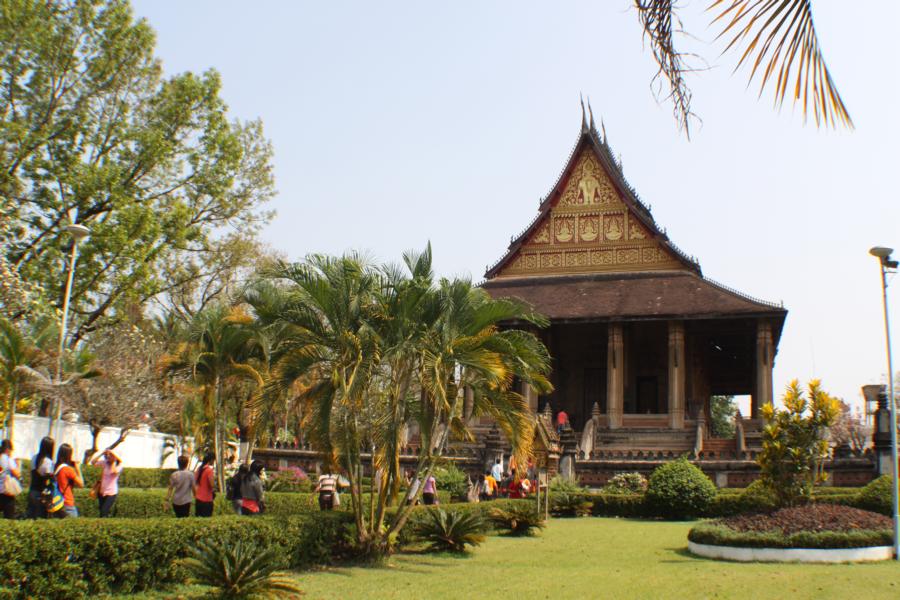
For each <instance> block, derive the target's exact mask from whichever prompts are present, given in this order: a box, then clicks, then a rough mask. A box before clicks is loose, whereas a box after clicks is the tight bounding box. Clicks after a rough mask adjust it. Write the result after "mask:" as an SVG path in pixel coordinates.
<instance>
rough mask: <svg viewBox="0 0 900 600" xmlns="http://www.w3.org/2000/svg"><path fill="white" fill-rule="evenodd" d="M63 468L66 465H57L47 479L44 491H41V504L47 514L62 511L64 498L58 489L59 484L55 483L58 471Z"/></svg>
mask: <svg viewBox="0 0 900 600" xmlns="http://www.w3.org/2000/svg"><path fill="white" fill-rule="evenodd" d="M64 466H66V465H59V466H58V467H56V470H55V471H54V472H53V477H50V478H49V480H48V481H47V483H46V485H45V486H44V489H43V490H41V503H42V504H43V505H44V508H45V509H47V512H48V513H57V512H59V511H60V510H62V507H63V503H64V501H65V498H64V497H63V493H62V491H61V490H60V489H59V483H58V482H57V479H56V476H57V475H59V471H60V469H62V468H63V467H64Z"/></svg>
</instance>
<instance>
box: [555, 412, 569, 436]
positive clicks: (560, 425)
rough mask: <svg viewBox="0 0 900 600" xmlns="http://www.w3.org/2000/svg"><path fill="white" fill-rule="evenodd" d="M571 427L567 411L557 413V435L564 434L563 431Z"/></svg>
mask: <svg viewBox="0 0 900 600" xmlns="http://www.w3.org/2000/svg"><path fill="white" fill-rule="evenodd" d="M568 426H569V415H568V414H566V411H564V410H561V411H559V412H558V413H556V433H562V431H563V429H565V428H566V427H568Z"/></svg>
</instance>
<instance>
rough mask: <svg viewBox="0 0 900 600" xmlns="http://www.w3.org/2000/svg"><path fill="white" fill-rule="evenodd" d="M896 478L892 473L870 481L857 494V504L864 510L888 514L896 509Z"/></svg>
mask: <svg viewBox="0 0 900 600" xmlns="http://www.w3.org/2000/svg"><path fill="white" fill-rule="evenodd" d="M894 485H895V484H894V480H893V478H891V476H890V475H882V476H881V477H879V478H878V479H876V480H874V481H870V482H869V484H868V485H866V486H865V487H864V488H863V489H861V490H859V493H858V494H857V496H856V504H857V506H858V507H859V508H862V509H864V510H871V511H872V512H877V513H881V514H883V515H888V516H890V514H891V513H892V512H893V510H894V498H893V493H894V492H893V487H894Z"/></svg>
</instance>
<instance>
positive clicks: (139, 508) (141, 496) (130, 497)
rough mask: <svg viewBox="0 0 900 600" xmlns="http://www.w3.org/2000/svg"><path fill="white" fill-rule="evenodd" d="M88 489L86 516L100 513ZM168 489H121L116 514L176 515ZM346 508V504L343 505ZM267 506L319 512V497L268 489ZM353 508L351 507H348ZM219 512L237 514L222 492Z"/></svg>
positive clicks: (83, 502) (80, 502)
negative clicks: (169, 500)
mask: <svg viewBox="0 0 900 600" xmlns="http://www.w3.org/2000/svg"><path fill="white" fill-rule="evenodd" d="M88 494H89V491H88V490H86V489H79V490H75V506H77V507H78V512H79V513H80V514H81V515H82V516H84V517H98V516H100V513H99V507H98V504H97V500H94V499H92V498H90V497H89V496H88ZM165 497H166V490H163V489H159V488H157V489H145V490H134V489H127V488H126V489H120V490H119V498H118V500H116V508H115V510H114V513H113V514H114V516H115V517H118V518H130V519H138V518H156V517H172V518H174V516H175V515H174V514H173V513H172V510H171V509H170V508H169V507H167V506H165V505H164V500H165ZM27 503H28V494H27V493H23V494H20V495H19V496H18V498H17V504H18V511H19V514H20V515H24V514H25V508H26V506H27ZM342 508H346V507H342ZM266 510H267V512H268V513H270V514H271V515H273V516H291V515H296V514H301V513H310V512H317V511H318V510H319V505H318V501H317V498H316V495H315V494H300V493H296V492H267V493H266ZM347 510H349V508H347ZM214 514H216V515H230V514H234V511H233V510H232V508H231V503H230V502H229V501H228V500H226V499H225V497H224V496H223V495H221V494H219V495H217V496H216V502H215V512H214Z"/></svg>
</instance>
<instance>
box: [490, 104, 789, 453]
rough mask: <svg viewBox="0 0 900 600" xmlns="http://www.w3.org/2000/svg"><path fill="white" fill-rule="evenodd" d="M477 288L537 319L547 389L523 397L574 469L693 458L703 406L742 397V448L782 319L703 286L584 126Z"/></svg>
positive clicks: (774, 307) (765, 397) (762, 398)
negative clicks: (643, 458) (571, 448)
mask: <svg viewBox="0 0 900 600" xmlns="http://www.w3.org/2000/svg"><path fill="white" fill-rule="evenodd" d="M485 277H486V281H485V282H484V283H483V284H482V285H483V287H484V288H485V289H486V290H487V291H488V292H489V293H490V294H491V295H492V296H494V297H514V298H518V299H521V300H523V301H525V302H527V303H528V304H530V305H531V306H532V307H534V309H535V310H536V311H538V312H540V313H542V314H543V315H545V316H546V317H547V318H549V320H550V326H549V327H548V328H545V329H543V330H535V333H536V334H537V335H538V336H540V337H541V339H542V340H543V341H544V343H545V344H546V346H547V348H548V349H549V350H550V354H551V356H552V357H553V373H552V379H551V380H552V383H553V386H554V388H555V389H554V391H553V393H552V394H550V395H548V396H541V397H538V396H537V395H536V394H535V392H534V391H533V390H532V389H530V388H528V389H523V393H524V394H527V395H528V398H529V401H530V403H531V406H532V408H533V409H534V410H535V411H539V412H541V413H548V414H554V415H555V414H557V413H558V411H560V410H564V411H565V412H566V413H567V415H568V417H569V419H570V422H571V426H572V428H573V429H574V430H575V432H576V433H577V437H578V440H579V448H580V450H581V455H582V457H584V458H589V457H590V453H591V452H596V453H598V454H599V452H600V451H603V450H615V449H623V450H624V449H627V450H630V451H636V450H644V451H662V452H666V453H667V452H673V453H675V454H676V455H677V454H679V453H682V452H685V451H690V450H693V449H694V448H695V447H696V445H697V434H698V433H697V432H698V425H699V426H700V427H701V428H702V432H703V435H705V436H708V433H707V432H706V431H705V425H704V424H705V422H707V421H708V420H709V410H710V397H711V396H713V395H734V396H740V395H749V396H751V397H752V403H751V406H752V409H751V413H752V414H750V415H747V416H749V417H750V419H749V420H745V421H744V422H743V425H744V428H745V431H746V433H747V435H748V436H749V437H750V438H752V437H753V433H754V430H757V431H758V428H759V427H758V425H759V422H758V419H757V416H758V412H759V409H760V407H761V406H763V405H764V404H766V403H770V402H772V367H773V365H774V361H775V357H776V354H777V350H778V341H779V338H780V337H781V331H782V327H783V326H784V321H785V317H786V316H787V311H786V310H785V309H784V307H783V306H782V305H780V304H774V303H771V302H766V301H762V300H757V299H754V298H752V297H750V296H748V295H746V294H743V293H741V292H738V291H736V290H734V289H731V288H729V287H726V286H724V285H722V284H719V283H716V282H714V281H711V280H710V279H707V278H705V277H704V276H703V273H702V271H701V269H700V264H699V262H698V261H697V260H696V259H694V258H692V257H689V256H688V255H686V254H685V253H684V252H682V251H681V250H680V249H679V248H678V247H677V246H675V244H674V243H672V241H671V240H670V239H669V237H668V236H667V235H666V233H665V230H664V229H662V228H661V227H660V226H659V225H658V224H657V223H656V221H655V220H654V218H653V215H652V214H651V212H650V209H649V208H648V207H647V205H645V204H644V203H643V202H641V200H640V199H639V198H638V196H637V194H636V193H635V191H634V190H633V189H632V187H631V186H630V185H629V184H628V183H627V182H626V181H625V178H624V176H623V174H622V169H621V165H620V164H618V162H617V161H616V160H615V159H614V158H613V153H612V152H611V150H610V147H609V145H608V144H607V141H606V139H605V137H601V136H600V135H599V134H598V132H597V130H596V128H595V127H594V124H593V118H591V119H590V122H588V120H587V119H584V118H583V119H582V127H581V132H580V134H579V137H578V141H577V142H576V144H575V148H574V149H573V150H572V153H571V155H570V157H569V160H568V163H567V164H566V166H565V168H564V169H563V171H562V174H561V175H560V177H559V180H558V181H557V182H556V185H555V186H554V187H553V189H552V190H551V191H550V193H549V194H548V195H547V196H546V198H544V200H543V201H542V202H541V205H540V207H539V210H538V214H537V215H536V216H535V217H534V219H533V220H532V222H531V224H530V225H529V226H528V227H527V228H526V229H525V230H524V231H523V232H522V233H521V234H519V235H518V236H517V237H515V238H514V239H513V240H512V242H511V243H510V245H509V249H508V250H507V252H506V254H504V255H503V257H502V258H500V260H498V261H497V263H496V264H494V266H492V267H490V268H489V269H488V271H487V273H486V274H485ZM701 443H702V442H701ZM731 448H732V449H735V448H734V445H733V443H732V446H731Z"/></svg>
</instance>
